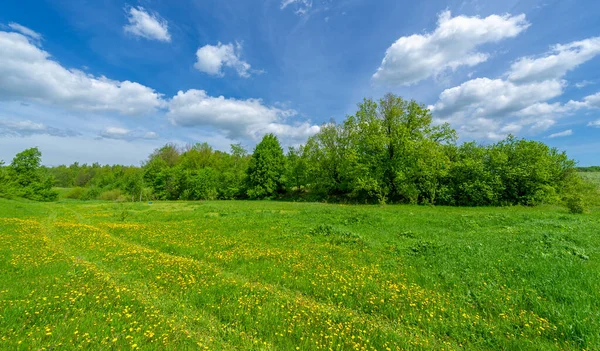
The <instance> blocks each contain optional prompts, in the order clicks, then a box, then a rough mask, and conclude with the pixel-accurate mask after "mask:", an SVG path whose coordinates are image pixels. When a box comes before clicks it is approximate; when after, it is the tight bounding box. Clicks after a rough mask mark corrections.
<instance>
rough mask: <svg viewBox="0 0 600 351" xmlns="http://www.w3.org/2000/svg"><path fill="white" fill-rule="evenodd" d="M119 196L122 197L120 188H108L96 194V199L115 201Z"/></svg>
mask: <svg viewBox="0 0 600 351" xmlns="http://www.w3.org/2000/svg"><path fill="white" fill-rule="evenodd" d="M121 197H122V193H121V190H119V189H113V190H108V191H104V192H102V193H101V194H100V195H99V196H98V199H99V200H104V201H117V200H118V199H119V198H121Z"/></svg>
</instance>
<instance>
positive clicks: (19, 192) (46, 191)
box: [0, 147, 58, 201]
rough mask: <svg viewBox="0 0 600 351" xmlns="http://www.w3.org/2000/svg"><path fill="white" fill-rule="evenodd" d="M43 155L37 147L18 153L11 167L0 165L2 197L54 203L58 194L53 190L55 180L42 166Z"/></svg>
mask: <svg viewBox="0 0 600 351" xmlns="http://www.w3.org/2000/svg"><path fill="white" fill-rule="evenodd" d="M41 163H42V153H41V152H40V151H39V149H38V148H37V147H34V148H30V149H27V150H24V151H22V152H20V153H18V154H17V155H16V156H15V157H14V158H13V160H12V162H11V164H10V166H9V167H3V166H2V165H0V180H1V181H2V183H3V185H2V186H0V196H4V197H9V198H10V197H22V198H26V199H30V200H34V201H54V200H56V199H57V198H58V193H57V192H56V191H54V190H53V189H52V187H53V183H54V180H53V178H52V176H51V175H50V174H49V173H48V170H47V169H46V168H44V167H42V166H41Z"/></svg>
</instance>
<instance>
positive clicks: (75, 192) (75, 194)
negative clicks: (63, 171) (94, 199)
mask: <svg viewBox="0 0 600 351" xmlns="http://www.w3.org/2000/svg"><path fill="white" fill-rule="evenodd" d="M84 192H85V189H84V188H81V187H76V188H73V189H71V190H69V192H67V193H66V194H65V198H67V199H73V200H79V199H81V196H82V195H83V193H84Z"/></svg>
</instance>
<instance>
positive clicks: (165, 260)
mask: <svg viewBox="0 0 600 351" xmlns="http://www.w3.org/2000/svg"><path fill="white" fill-rule="evenodd" d="M85 227H86V228H87V229H89V230H90V231H95V232H98V233H100V234H101V236H102V237H104V239H109V240H112V241H114V242H116V243H119V244H120V245H121V246H123V247H131V248H133V251H131V252H132V253H133V254H137V253H143V254H145V255H156V257H154V259H155V260H158V261H159V262H160V263H161V265H159V266H163V268H164V266H168V264H169V263H171V264H173V263H174V262H178V263H177V264H179V265H182V266H186V267H185V268H187V269H189V268H190V267H191V268H193V270H198V269H200V268H201V267H203V268H205V269H206V268H208V269H209V270H210V273H207V274H205V275H206V276H210V275H213V276H218V277H220V278H221V279H222V281H221V282H220V284H221V285H227V284H229V285H231V286H230V287H229V288H231V289H235V288H236V287H237V288H239V287H240V286H241V287H242V289H250V291H255V290H262V291H263V292H265V291H266V292H273V293H272V294H269V295H275V297H276V298H279V299H280V300H283V301H284V302H285V304H283V305H282V306H286V305H290V304H292V305H300V306H308V307H309V309H312V310H314V311H320V313H322V314H324V315H336V314H337V315H338V318H341V317H342V316H345V317H343V318H341V319H342V320H350V321H351V322H345V323H346V324H350V325H354V324H357V325H359V326H362V327H363V328H366V326H367V325H369V326H376V327H375V329H376V330H377V331H378V332H379V333H380V334H382V336H383V335H385V337H386V338H387V339H389V340H394V339H396V340H397V339H399V338H400V339H404V340H405V341H406V340H409V339H412V340H423V339H424V340H425V341H426V343H427V344H431V345H438V346H442V345H443V344H442V342H441V341H438V340H436V339H435V338H434V337H433V336H431V335H430V336H426V335H421V334H425V332H424V331H422V330H418V329H417V328H415V329H413V330H412V331H410V333H407V334H404V332H405V331H404V330H402V329H400V327H404V328H406V326H402V325H399V324H398V323H397V322H394V321H390V320H385V319H381V318H376V317H379V316H377V315H367V314H364V313H361V312H358V311H355V310H351V309H348V308H343V307H341V306H339V305H334V304H330V303H323V302H321V301H317V300H314V299H313V298H311V297H308V296H306V295H303V294H301V293H300V292H298V291H291V290H289V289H286V288H282V287H281V286H275V285H272V284H268V283H267V284H264V283H259V282H252V281H249V280H248V279H247V277H243V276H239V275H237V274H235V273H231V272H227V271H224V270H222V269H221V268H220V267H217V266H216V265H215V264H213V263H209V262H206V261H198V260H197V259H193V258H189V257H182V256H177V255H172V254H168V253H165V252H162V251H159V250H156V249H152V248H149V247H146V246H144V245H140V244H138V243H132V242H130V241H126V240H124V239H122V238H116V237H114V236H111V235H110V234H109V233H107V232H106V231H103V230H102V229H100V228H97V227H94V226H88V225H86V226H85ZM146 263H147V265H148V266H151V265H152V263H150V262H146ZM148 266H146V267H148ZM188 272H189V270H188ZM153 278H155V277H152V276H151V275H146V276H142V277H141V279H140V280H143V281H147V280H152V279H153ZM157 278H158V279H155V280H160V277H157ZM164 278H165V277H163V280H164ZM167 279H168V277H167ZM171 287H172V285H171ZM271 297H273V296H271ZM221 302H222V301H221ZM238 302H239V301H238ZM212 303H218V301H212ZM229 303H234V304H235V302H234V301H229ZM297 307H298V306H296V308H292V309H297ZM219 308H220V307H217V309H219ZM217 312H218V311H217ZM217 314H218V313H217ZM275 314H276V313H275ZM235 317H239V316H237V315H236V316H235ZM218 318H220V320H221V321H224V322H225V323H231V318H226V319H225V320H224V319H223V316H222V315H220V316H218ZM334 319H335V318H334ZM325 323H327V322H325ZM330 323H332V322H330ZM329 327H330V328H331V326H329ZM364 330H365V329H362V331H363V332H364ZM340 332H341V333H344V332H343V331H340ZM263 334H267V333H263ZM279 337H281V335H280V336H279ZM350 337H352V336H350ZM355 337H360V338H364V337H363V336H361V335H356V336H355ZM269 339H270V340H273V341H277V340H278V339H279V338H273V337H270V338H269ZM301 341H302V340H301ZM397 341H398V342H400V340H397ZM447 343H448V341H447ZM381 344H385V342H382V343H381ZM404 346H405V347H407V346H409V345H408V344H405V345H404Z"/></svg>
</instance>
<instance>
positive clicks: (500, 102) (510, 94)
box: [429, 78, 568, 140]
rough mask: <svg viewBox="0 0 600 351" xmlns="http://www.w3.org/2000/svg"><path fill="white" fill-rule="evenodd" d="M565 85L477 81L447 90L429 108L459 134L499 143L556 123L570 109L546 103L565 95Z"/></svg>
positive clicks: (439, 119) (495, 80) (494, 80)
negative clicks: (513, 135) (514, 135)
mask: <svg viewBox="0 0 600 351" xmlns="http://www.w3.org/2000/svg"><path fill="white" fill-rule="evenodd" d="M563 87H564V82H560V81H556V80H549V81H544V82H534V83H530V84H523V85H519V84H514V83H512V82H510V81H506V80H502V79H489V78H477V79H473V80H469V81H467V82H465V83H463V84H461V85H460V86H458V87H454V88H450V89H446V90H444V91H443V92H442V93H441V94H440V97H439V100H438V102H437V103H436V104H435V105H433V106H429V108H430V110H432V113H433V115H434V116H435V117H436V119H437V120H438V121H439V122H449V123H451V124H452V125H454V126H456V128H457V130H458V132H459V134H460V135H461V136H464V137H471V138H475V139H490V140H499V139H502V138H504V137H506V136H507V135H508V134H516V133H517V132H521V131H522V130H524V129H525V128H528V130H529V131H530V132H540V131H543V130H546V129H548V128H550V127H551V126H552V125H554V123H555V121H554V120H555V118H556V116H557V115H558V114H561V113H566V112H567V111H568V109H567V108H565V107H564V106H561V105H560V104H548V103H546V102H545V101H547V100H550V99H553V98H555V97H558V96H560V95H561V94H562V93H563Z"/></svg>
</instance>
